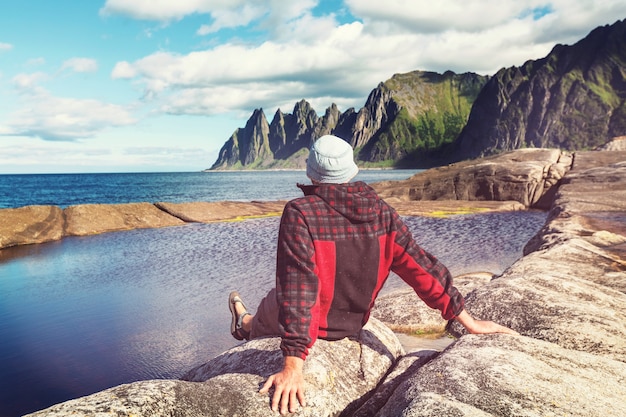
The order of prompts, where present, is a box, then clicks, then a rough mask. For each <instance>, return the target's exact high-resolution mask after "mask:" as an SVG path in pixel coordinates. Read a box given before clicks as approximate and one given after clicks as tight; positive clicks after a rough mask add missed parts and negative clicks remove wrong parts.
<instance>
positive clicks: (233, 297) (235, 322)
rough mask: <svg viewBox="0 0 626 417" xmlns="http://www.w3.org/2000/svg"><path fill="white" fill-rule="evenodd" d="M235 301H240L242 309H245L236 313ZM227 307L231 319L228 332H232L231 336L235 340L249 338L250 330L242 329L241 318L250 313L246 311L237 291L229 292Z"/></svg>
mask: <svg viewBox="0 0 626 417" xmlns="http://www.w3.org/2000/svg"><path fill="white" fill-rule="evenodd" d="M235 303H241V305H242V306H243V308H244V310H246V311H244V312H243V313H241V315H237V309H236V308H235ZM228 308H229V309H230V313H231V316H232V320H231V322H230V334H232V335H233V337H234V338H235V339H237V340H244V339H246V340H249V339H250V332H248V331H246V330H244V329H243V318H244V317H245V316H248V315H250V313H248V311H247V310H248V308H247V307H246V305H245V304H244V303H243V301H242V300H241V297H240V296H239V293H238V292H237V291H233V292H231V293H230V295H229V296H228Z"/></svg>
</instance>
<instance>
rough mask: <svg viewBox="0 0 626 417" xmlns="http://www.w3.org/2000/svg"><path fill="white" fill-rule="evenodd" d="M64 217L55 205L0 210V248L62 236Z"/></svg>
mask: <svg viewBox="0 0 626 417" xmlns="http://www.w3.org/2000/svg"><path fill="white" fill-rule="evenodd" d="M64 224H65V219H64V218H63V211H62V210H61V209H60V208H59V207H57V206H26V207H20V208H8V209H2V210H0V249H2V248H7V247H10V246H17V245H29V244H33V243H43V242H50V241H54V240H59V239H61V238H62V237H63V226H64Z"/></svg>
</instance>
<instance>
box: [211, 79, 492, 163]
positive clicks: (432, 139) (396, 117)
mask: <svg viewBox="0 0 626 417" xmlns="http://www.w3.org/2000/svg"><path fill="white" fill-rule="evenodd" d="M487 80H488V77H483V76H480V75H477V74H471V73H467V74H460V75H458V74H454V73H453V72H446V73H445V74H437V73H432V72H422V71H414V72H411V73H408V74H397V75H394V76H393V77H392V78H391V79H390V80H388V81H386V82H384V83H380V84H379V85H378V86H377V87H376V88H375V89H374V90H373V91H372V92H371V93H370V95H369V97H368V99H367V101H366V103H365V106H364V107H363V108H362V109H361V110H359V111H358V112H357V111H356V110H355V109H354V108H350V109H348V110H346V111H345V112H344V113H342V112H340V111H339V109H338V108H337V106H336V105H335V104H332V105H331V106H330V107H329V108H328V109H326V112H325V113H324V115H323V116H321V117H319V116H318V115H317V113H316V111H315V110H314V109H313V108H312V107H311V105H310V104H309V103H308V102H306V101H305V100H301V101H300V102H298V103H296V105H295V107H294V109H293V112H292V113H283V112H282V111H280V109H279V110H277V111H276V113H275V114H274V117H273V119H272V121H271V122H270V123H269V124H268V122H267V119H266V118H265V114H264V113H263V110H262V109H257V110H255V111H254V113H253V114H252V116H251V117H250V119H249V120H248V122H247V124H246V127H245V128H244V129H237V130H236V131H235V133H233V135H232V136H231V137H230V139H229V140H228V141H227V142H226V143H225V144H224V146H223V147H222V149H221V150H220V153H219V156H218V159H217V161H216V162H215V163H214V164H213V166H212V167H211V169H212V170H217V169H242V168H245V169H254V168H302V167H304V164H305V160H306V153H307V150H308V148H309V147H310V146H311V144H312V143H313V141H314V140H315V139H317V138H318V137H320V136H322V135H325V134H329V133H332V134H335V135H337V136H339V137H341V138H343V139H345V140H346V141H347V142H349V143H350V144H351V145H352V146H353V147H354V148H355V151H356V153H357V159H358V160H359V161H361V162H362V163H375V164H383V165H384V164H387V165H391V164H394V163H395V162H396V161H398V160H401V159H403V158H404V159H406V158H408V157H410V156H411V155H413V156H415V154H416V153H420V152H424V151H428V150H432V149H435V148H437V147H439V146H441V145H442V144H446V143H450V142H452V141H453V140H454V139H455V138H456V137H457V135H458V133H459V132H460V131H461V128H462V127H463V125H464V124H465V121H466V120H467V117H468V116H469V112H470V108H471V104H472V102H473V101H474V99H475V98H476V96H477V95H478V92H479V91H480V89H481V88H482V86H483V85H484V84H485V83H486V81H487Z"/></svg>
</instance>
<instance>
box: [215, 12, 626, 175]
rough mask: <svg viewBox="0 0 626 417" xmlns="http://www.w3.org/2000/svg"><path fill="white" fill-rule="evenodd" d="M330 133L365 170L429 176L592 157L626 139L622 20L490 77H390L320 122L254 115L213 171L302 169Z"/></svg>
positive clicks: (308, 110) (310, 117)
mask: <svg viewBox="0 0 626 417" xmlns="http://www.w3.org/2000/svg"><path fill="white" fill-rule="evenodd" d="M329 133H332V134H335V135H337V136H339V137H341V138H343V139H344V140H346V141H347V142H349V143H350V144H351V145H352V147H353V148H354V149H355V156H356V159H357V162H358V163H359V165H361V166H367V167H376V166H378V167H411V168H426V167H431V166H436V165H440V164H445V163H449V162H453V161H458V160H462V159H469V158H476V157H479V156H486V155H490V154H494V153H499V152H502V151H507V150H513V149H518V148H524V147H551V148H561V149H566V150H579V149H581V150H582V149H590V148H595V147H597V146H599V145H602V144H604V143H606V142H607V141H609V140H610V139H611V138H613V137H616V136H623V135H626V21H618V22H616V23H615V24H613V25H610V26H609V25H607V26H603V27H599V28H597V29H595V30H593V31H592V32H591V33H590V34H589V35H588V36H587V37H585V38H584V39H582V40H581V41H579V42H577V43H576V44H574V45H572V46H565V45H556V46H555V47H554V48H553V50H552V51H551V52H550V54H549V55H548V56H546V57H545V58H543V59H539V60H534V61H528V62H526V63H525V64H524V65H522V66H520V67H511V68H503V69H501V70H500V71H498V72H497V73H496V74H495V75H494V76H492V77H487V76H481V75H478V74H474V73H464V74H455V73H453V72H451V71H447V72H445V73H444V74H438V73H435V72H426V71H413V72H409V73H406V74H396V75H394V76H393V77H392V78H391V79H389V80H387V81H385V82H382V83H380V84H379V85H378V86H377V87H376V88H375V89H374V90H372V92H371V93H370V95H369V96H368V98H367V101H366V103H365V105H364V107H363V108H361V109H360V110H358V111H356V110H355V109H354V108H350V109H347V110H346V111H345V112H343V113H342V112H340V111H339V110H338V109H337V106H336V105H335V104H332V105H331V106H330V107H329V108H328V109H326V112H325V113H324V115H323V116H321V117H320V116H318V115H317V113H316V112H315V110H314V109H313V108H312V107H311V106H310V104H309V103H307V102H306V101H305V100H301V101H299V102H298V103H296V105H295V106H294V109H293V112H292V113H283V112H281V111H280V109H279V110H277V111H276V113H275V115H274V117H273V119H272V121H271V123H268V122H267V119H266V118H265V114H264V113H263V110H262V109H257V110H255V111H254V113H253V114H252V116H251V117H250V119H249V120H248V122H247V124H246V127H245V128H244V129H237V130H236V131H235V132H234V133H233V135H232V136H231V138H230V139H229V140H228V141H227V142H226V143H225V144H224V146H223V147H222V149H221V150H220V153H219V156H218V159H217V161H216V162H215V164H213V166H212V168H211V169H268V168H283V169H288V168H303V167H304V166H305V164H306V154H307V150H308V148H309V147H310V146H311V144H312V143H313V141H315V140H316V139H317V138H319V137H320V136H322V135H325V134H329Z"/></svg>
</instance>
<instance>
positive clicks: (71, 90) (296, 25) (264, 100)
mask: <svg viewBox="0 0 626 417" xmlns="http://www.w3.org/2000/svg"><path fill="white" fill-rule="evenodd" d="M625 17H626V2H624V1H623V0H595V1H592V0H589V1H587V0H569V1H566V0H555V1H539V0H537V1H536V0H447V1H446V0H442V1H432V0H430V1H423V0H386V1H383V2H381V1H378V0H343V1H329V0H317V1H316V0H256V1H254V2H251V1H243V0H176V1H171V0H107V1H105V0H85V1H76V0H74V1H70V0H56V1H49V0H20V1H12V2H5V3H4V4H3V6H2V13H1V14H0V96H1V97H2V100H0V174H2V173H4V174H6V173H47V172H51V173H52V172H120V171H121V172H134V171H199V170H202V169H204V168H207V167H209V166H211V165H212V163H213V162H215V159H216V158H217V152H218V151H219V149H220V147H221V146H222V145H223V144H224V142H225V141H226V139H228V137H229V136H230V135H231V134H232V133H233V131H234V130H235V129H236V128H237V127H243V126H244V125H245V122H246V120H247V119H248V117H249V116H250V114H251V113H252V111H253V110H254V109H255V108H259V107H262V108H263V109H264V111H265V114H266V116H267V117H268V118H269V119H270V120H271V118H272V116H273V114H274V113H275V112H276V109H277V108H280V109H281V110H282V111H284V112H291V111H292V110H293V106H294V104H295V103H296V101H298V100H300V99H303V98H304V99H306V100H307V101H309V102H310V103H311V104H312V105H313V107H314V108H315V109H316V110H317V111H318V112H319V113H323V112H324V110H325V109H326V107H328V106H329V105H330V104H331V103H336V104H337V105H338V106H339V109H340V110H341V111H345V110H346V109H347V108H349V107H355V108H357V109H359V108H361V107H362V106H363V105H364V103H365V100H366V98H367V95H368V94H369V92H370V91H371V90H372V89H373V88H375V87H376V85H377V84H378V83H379V82H381V81H384V80H386V79H388V78H390V77H391V76H392V75H393V74H394V73H402V72H409V71H412V70H418V69H419V70H429V71H437V72H444V71H446V70H452V71H455V72H466V71H473V72H477V73H480V74H488V75H492V74H494V73H495V72H496V71H497V70H499V69H500V68H502V67H509V66H513V65H522V64H523V63H524V62H525V61H526V60H528V59H537V58H541V57H544V56H545V55H547V54H548V53H549V52H550V50H551V49H552V47H553V46H554V45H555V44H557V43H563V44H572V43H575V42H576V41H578V40H580V39H582V38H583V37H585V36H586V35H587V34H588V33H589V32H590V31H591V30H593V29H594V28H595V27H597V26H601V25H606V24H612V23H614V22H615V21H617V20H618V19H623V18H625Z"/></svg>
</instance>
